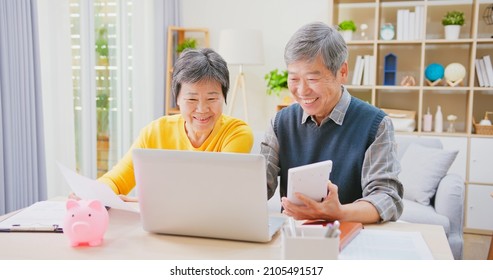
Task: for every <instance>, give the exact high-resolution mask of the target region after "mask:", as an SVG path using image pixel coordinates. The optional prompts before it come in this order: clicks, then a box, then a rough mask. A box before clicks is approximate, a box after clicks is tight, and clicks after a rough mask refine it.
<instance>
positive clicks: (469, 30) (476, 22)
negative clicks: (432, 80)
mask: <svg viewBox="0 0 493 280" xmlns="http://www.w3.org/2000/svg"><path fill="white" fill-rule="evenodd" d="M331 4H332V5H333V9H331V11H332V16H331V19H332V24H337V23H339V22H341V21H343V20H349V19H351V20H354V22H355V23H356V26H357V28H358V30H357V31H356V34H353V38H354V41H349V42H348V49H349V61H348V64H349V68H350V73H349V77H348V83H351V82H352V76H353V74H354V69H353V68H354V66H355V62H356V58H357V56H364V55H372V56H374V57H375V61H376V63H375V65H374V66H373V69H371V71H374V72H375V73H376V74H375V75H373V76H374V80H373V81H370V84H371V85H346V87H347V88H348V90H349V92H350V93H351V94H352V95H353V96H356V97H358V98H360V99H363V100H365V101H367V102H369V103H370V104H373V105H375V106H377V107H383V108H389V109H399V110H410V111H415V112H416V118H415V122H416V130H415V131H414V132H398V133H399V134H403V135H406V136H407V135H409V136H416V137H439V138H440V139H442V142H443V141H445V142H447V143H449V144H450V143H454V144H452V145H451V146H452V147H453V146H454V145H455V144H457V143H461V144H460V145H462V146H461V147H463V149H462V150H463V153H465V155H464V156H463V157H462V158H461V159H460V160H461V163H462V164H463V166H464V170H463V173H464V180H465V183H466V198H467V197H468V196H469V197H479V192H480V191H484V188H490V189H493V176H489V177H488V176H486V177H487V178H488V179H482V180H473V177H474V174H478V172H479V174H486V175H488V174H490V173H491V172H490V171H489V170H490V169H491V166H492V165H493V159H491V158H490V157H486V158H483V154H484V152H483V153H481V152H477V151H485V152H486V153H488V155H492V153H491V151H493V135H478V134H475V132H474V127H473V125H472V122H473V119H476V120H479V119H482V118H483V116H484V113H485V112H486V111H493V87H480V86H479V83H478V79H477V74H476V69H475V59H476V58H481V57H483V56H485V55H490V56H491V57H492V58H493V38H490V37H491V36H492V35H493V27H492V26H491V25H490V26H488V25H486V23H485V22H484V21H483V19H482V14H483V11H484V9H485V8H486V7H487V6H488V5H490V4H491V2H489V1H483V0H457V1H441V0H420V1H405V0H395V1H393V0H377V1H373V2H369V1H367V0H337V1H331ZM416 7H422V9H423V12H424V18H423V21H422V22H421V23H418V25H422V31H423V32H424V33H423V34H421V37H420V36H417V38H421V39H419V40H396V38H397V11H398V10H399V9H407V10H409V11H410V12H415V11H416ZM420 9H421V8H420ZM450 10H459V11H462V12H464V13H465V19H466V22H465V24H464V26H462V28H461V34H460V37H459V39H457V40H446V39H444V31H443V26H442V24H441V19H442V17H443V15H444V14H445V13H446V12H447V11H450ZM386 23H392V24H393V26H394V28H395V31H396V35H395V37H394V39H393V40H388V41H386V40H381V39H380V27H381V26H382V25H383V24H386ZM361 24H366V25H368V29H367V30H365V34H364V35H363V34H362V33H361V31H360V26H361ZM418 35H419V34H418ZM389 53H393V54H395V55H396V56H397V77H396V84H395V85H390V86H387V85H383V80H384V57H385V56H386V55H387V54H389ZM456 62H457V63H460V64H462V65H463V66H464V67H465V69H466V76H465V78H464V80H463V81H462V84H459V85H457V86H454V87H452V86H448V85H447V86H445V85H440V86H428V84H427V83H426V79H425V74H424V73H425V70H426V68H427V66H428V65H429V64H431V63H439V64H441V65H443V67H444V68H445V67H447V65H449V64H450V63H456ZM371 76H372V75H370V77H371ZM405 76H413V77H414V79H415V81H416V85H415V86H400V82H401V80H402V79H403V78H404V77H405ZM438 105H440V106H441V108H442V112H443V127H444V131H446V129H447V127H448V125H449V122H448V121H447V115H450V114H454V115H457V116H458V120H457V121H456V122H455V127H456V129H458V131H457V132H456V133H447V132H444V133H434V132H423V131H422V128H423V123H422V122H423V121H422V119H423V115H424V114H425V113H426V111H427V108H428V107H429V108H430V109H431V110H430V111H431V113H432V114H434V113H435V111H436V108H437V106H438ZM391 106H392V107H391ZM474 151H475V152H474ZM492 156H493V155H492ZM480 161H481V164H478V162H480ZM477 168H479V169H480V170H481V171H478V170H477ZM472 169H475V170H472ZM473 173H474V174H473ZM471 185H474V187H471ZM481 187H483V189H482V188H481ZM466 200H469V198H467V199H466ZM469 202H470V203H471V207H473V206H476V207H478V206H481V207H483V206H486V205H484V204H478V203H479V202H477V201H469ZM464 211H465V217H466V221H465V225H464V227H465V228H466V229H467V230H471V231H478V230H480V231H481V230H488V231H490V230H491V229H489V228H488V227H489V226H488V224H489V223H490V222H487V220H486V219H489V217H488V216H487V215H486V216H485V217H480V216H477V214H476V213H477V211H476V212H475V211H474V210H471V209H469V210H468V205H467V202H466V205H465V210H464ZM468 212H469V213H468ZM481 219H483V220H481ZM481 221H482V222H481ZM468 224H471V225H473V226H472V227H469V226H468ZM478 225H481V226H478Z"/></svg>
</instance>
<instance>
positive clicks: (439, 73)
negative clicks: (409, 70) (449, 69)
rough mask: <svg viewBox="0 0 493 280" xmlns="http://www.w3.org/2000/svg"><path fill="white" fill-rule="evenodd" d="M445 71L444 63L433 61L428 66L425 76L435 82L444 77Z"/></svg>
mask: <svg viewBox="0 0 493 280" xmlns="http://www.w3.org/2000/svg"><path fill="white" fill-rule="evenodd" d="M444 71H445V70H444V68H443V65H441V64H438V63H432V64H430V65H428V66H427V67H426V69H425V77H426V79H428V80H429V81H432V82H434V81H436V80H439V79H441V78H443V75H444Z"/></svg>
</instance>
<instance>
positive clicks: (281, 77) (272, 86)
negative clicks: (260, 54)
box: [264, 69, 288, 96]
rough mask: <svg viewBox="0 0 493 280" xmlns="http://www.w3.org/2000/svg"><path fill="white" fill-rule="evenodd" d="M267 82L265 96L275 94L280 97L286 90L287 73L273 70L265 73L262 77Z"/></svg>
mask: <svg viewBox="0 0 493 280" xmlns="http://www.w3.org/2000/svg"><path fill="white" fill-rule="evenodd" d="M264 79H265V81H266V82H267V95H272V94H275V95H277V96H280V93H281V91H282V90H283V89H287V88H288V71H287V70H284V71H279V70H278V69H274V70H272V71H270V72H269V73H267V74H266V75H265V77H264Z"/></svg>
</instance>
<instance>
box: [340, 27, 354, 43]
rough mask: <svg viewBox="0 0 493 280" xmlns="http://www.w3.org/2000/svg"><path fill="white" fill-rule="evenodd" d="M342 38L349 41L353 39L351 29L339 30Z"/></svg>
mask: <svg viewBox="0 0 493 280" xmlns="http://www.w3.org/2000/svg"><path fill="white" fill-rule="evenodd" d="M341 34H342V38H344V41H346V42H349V41H351V40H352V39H353V31H351V30H343V31H341Z"/></svg>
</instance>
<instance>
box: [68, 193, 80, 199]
mask: <svg viewBox="0 0 493 280" xmlns="http://www.w3.org/2000/svg"><path fill="white" fill-rule="evenodd" d="M68 198H69V199H75V200H80V197H78V196H77V195H76V194H75V193H73V192H71V193H70V194H69V195H68Z"/></svg>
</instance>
